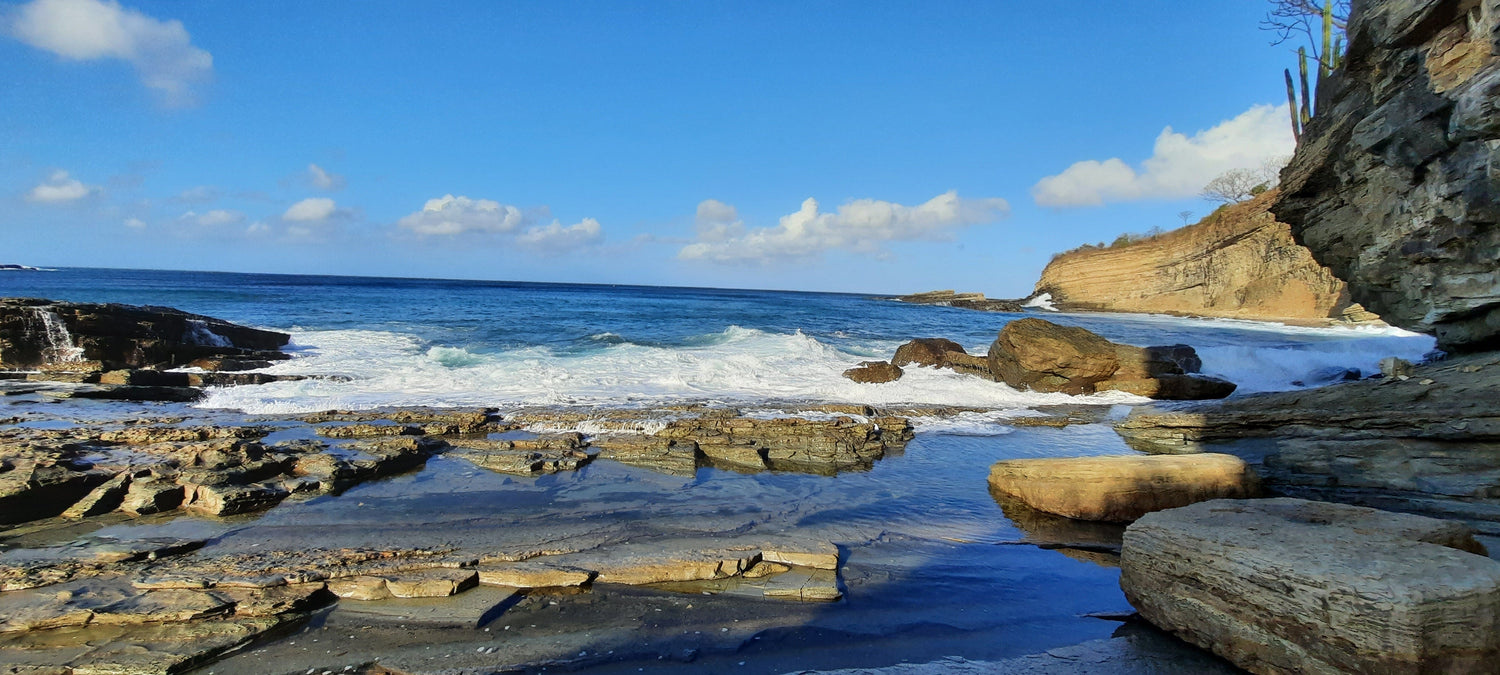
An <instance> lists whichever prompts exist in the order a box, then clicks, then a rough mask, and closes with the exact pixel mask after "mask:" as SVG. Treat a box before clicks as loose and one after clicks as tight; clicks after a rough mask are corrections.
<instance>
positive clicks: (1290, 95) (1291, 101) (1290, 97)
mask: <svg viewBox="0 0 1500 675" xmlns="http://www.w3.org/2000/svg"><path fill="white" fill-rule="evenodd" d="M1281 72H1282V74H1284V75H1286V109H1287V112H1289V113H1291V115H1292V139H1293V140H1295V141H1296V142H1298V143H1301V142H1302V121H1301V119H1300V118H1298V116H1297V85H1296V84H1293V83H1292V69H1290V68H1284V69H1282V71H1281Z"/></svg>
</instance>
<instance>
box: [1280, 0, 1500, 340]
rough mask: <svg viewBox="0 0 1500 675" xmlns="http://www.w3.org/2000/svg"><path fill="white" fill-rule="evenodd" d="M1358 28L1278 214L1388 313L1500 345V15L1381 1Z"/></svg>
mask: <svg viewBox="0 0 1500 675" xmlns="http://www.w3.org/2000/svg"><path fill="white" fill-rule="evenodd" d="M1348 33H1349V40H1348V45H1349V49H1348V53H1347V54H1346V56H1345V57H1344V60H1343V63H1342V65H1340V67H1339V69H1338V71H1336V72H1335V73H1334V74H1333V75H1332V76H1330V77H1328V78H1325V79H1324V80H1323V81H1322V82H1321V83H1320V84H1319V87H1318V89H1319V91H1318V105H1317V114H1316V115H1315V116H1314V117H1313V118H1312V120H1311V121H1310V122H1309V123H1308V124H1307V125H1306V128H1305V129H1304V131H1303V133H1302V140H1301V143H1300V145H1299V146H1298V148H1297V152H1296V154H1295V155H1294V156H1293V158H1292V161H1291V164H1290V165H1289V166H1288V167H1287V168H1286V169H1284V170H1283V171H1282V176H1281V186H1282V188H1281V194H1280V196H1279V197H1278V198H1277V199H1276V202H1275V203H1274V204H1273V205H1272V206H1271V210H1272V211H1273V212H1274V213H1275V214H1276V217H1277V218H1278V219H1279V220H1281V221H1283V222H1286V223H1287V224H1288V225H1290V226H1291V230H1292V233H1293V235H1295V236H1296V237H1297V240H1298V241H1300V242H1301V243H1303V244H1304V245H1306V246H1307V247H1308V248H1309V249H1310V250H1311V251H1312V253H1313V257H1314V258H1316V259H1317V260H1318V261H1319V262H1321V263H1322V264H1324V265H1327V266H1328V267H1329V268H1330V269H1332V270H1333V272H1334V274H1335V275H1337V276H1338V277H1339V278H1341V279H1344V280H1345V281H1347V282H1349V290H1350V294H1351V296H1352V297H1353V299H1354V300H1356V301H1358V302H1359V303H1361V304H1363V305H1364V306H1365V307H1367V308H1369V309H1370V310H1371V311H1373V312H1375V313H1377V314H1379V315H1380V316H1381V318H1383V319H1384V320H1386V321H1387V322H1389V323H1392V324H1395V325H1397V326H1401V327H1404V328H1409V329H1411V330H1415V331H1419V332H1423V333H1430V334H1432V335H1435V336H1437V339H1438V346H1439V347H1440V348H1442V349H1445V350H1449V351H1464V350H1477V349H1494V348H1496V347H1500V268H1497V265H1496V260H1500V226H1497V223H1500V180H1497V179H1496V176H1497V174H1500V57H1497V54H1500V48H1497V45H1500V11H1496V9H1495V8H1494V7H1493V4H1492V3H1490V2H1478V1H1465V0H1425V1H1417V0H1371V1H1370V2H1365V3H1360V4H1358V5H1357V6H1356V7H1355V11H1354V13H1353V15H1352V17H1351V18H1350V21H1349V27H1348Z"/></svg>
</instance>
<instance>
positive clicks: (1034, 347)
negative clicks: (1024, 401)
mask: <svg viewBox="0 0 1500 675" xmlns="http://www.w3.org/2000/svg"><path fill="white" fill-rule="evenodd" d="M1202 365H1203V362H1202V360H1201V359H1199V358H1198V355H1197V352H1196V351H1195V350H1194V349H1193V348H1192V347H1190V346H1188V345H1170V346H1165V347H1135V346H1131V345H1122V344H1116V343H1114V342H1110V341H1109V340H1106V339H1104V338H1103V337H1100V336H1099V335H1096V334H1094V333H1093V332H1091V331H1089V330H1087V329H1084V328H1079V327H1076V326H1062V325H1058V324H1055V323H1052V322H1050V321H1045V320H1042V319H1033V318H1026V319H1020V320H1017V321H1012V322H1010V323H1008V324H1006V325H1005V328H1004V329H1002V330H1001V331H1000V336H999V337H998V338H996V340H995V342H994V344H991V345H990V351H989V371H990V373H991V374H992V375H993V376H994V378H995V379H996V380H998V381H1001V382H1004V383H1006V384H1008V385H1010V386H1012V387H1015V388H1017V389H1030V390H1033V391H1040V392H1062V393H1065V394H1075V395H1076V394H1092V393H1094V392H1097V391H1103V390H1120V391H1126V392H1130V393H1134V394H1139V395H1142V396H1149V397H1152V398H1160V399H1201V398H1223V397H1225V396H1228V395H1229V394H1231V393H1233V392H1234V389H1235V385H1234V383H1232V382H1228V381H1225V380H1221V379H1218V378H1213V377H1208V376H1205V375H1198V374H1197V372H1198V370H1199V368H1201V367H1202Z"/></svg>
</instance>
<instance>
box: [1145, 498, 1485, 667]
mask: <svg viewBox="0 0 1500 675" xmlns="http://www.w3.org/2000/svg"><path fill="white" fill-rule="evenodd" d="M1482 552H1483V548H1482V547H1480V546H1479V545H1478V544H1477V543H1476V542H1475V541H1474V539H1473V537H1472V535H1471V534H1470V533H1469V531H1468V530H1467V528H1464V527H1463V526H1462V525H1459V524H1457V523H1453V522H1448V521H1441V520H1434V519H1431V518H1423V517H1419V516H1410V515H1403V514H1394V513H1387V512H1383V511H1377V510H1374V509H1367V508H1361V507H1357V506H1348V505H1343V504H1329V503H1323V502H1307V501H1302V500H1296V499H1267V500H1251V501H1237V500H1216V501H1209V502H1202V503H1198V504H1194V505H1192V506H1187V507H1183V508H1179V509H1171V510H1168V511H1161V512H1157V513H1152V514H1148V515H1146V516H1144V517H1142V518H1141V519H1140V520H1137V521H1136V522H1135V523H1134V524H1132V525H1131V526H1130V527H1129V528H1127V529H1126V531H1125V537H1124V546H1123V549H1122V552H1121V575H1120V586H1121V588H1123V589H1124V591H1125V595H1126V597H1127V598H1128V599H1129V600H1130V603H1131V604H1132V605H1134V606H1135V607H1136V608H1137V609H1138V610H1139V611H1140V613H1141V615H1142V616H1143V617H1145V618H1146V619H1148V620H1149V621H1151V622H1152V623H1153V624H1156V625H1157V626H1159V627H1162V628H1164V629H1166V630H1168V631H1171V632H1173V633H1176V634H1177V635H1178V636H1180V637H1182V638H1184V639H1186V640H1187V641H1189V642H1192V643H1194V644H1196V645H1198V646H1200V647H1203V648H1205V649H1209V650H1211V651H1213V652H1214V653H1216V654H1219V655H1220V656H1223V657H1224V658H1226V659H1229V660H1230V661H1232V662H1234V663H1235V664H1236V665H1238V666H1240V667H1241V668H1244V669H1246V670H1249V671H1251V672H1254V673H1287V674H1290V673H1307V672H1319V673H1425V672H1444V673H1489V672H1494V670H1493V668H1494V665H1495V664H1496V663H1500V562H1496V561H1495V560H1492V559H1490V558H1487V557H1484V556H1483V555H1476V553H1482Z"/></svg>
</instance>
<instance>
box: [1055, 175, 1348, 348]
mask: <svg viewBox="0 0 1500 675" xmlns="http://www.w3.org/2000/svg"><path fill="white" fill-rule="evenodd" d="M1275 198H1276V194H1275V190H1272V191H1270V192H1267V193H1265V194H1262V195H1260V196H1259V197H1256V198H1254V199H1251V200H1250V201H1247V202H1243V203H1240V204H1232V205H1228V206H1224V207H1222V208H1220V209H1219V210H1217V211H1214V212H1213V213H1212V214H1211V215H1209V216H1208V217H1206V218H1204V219H1203V220H1201V221H1199V222H1197V223H1195V224H1192V225H1188V226H1187V227H1183V228H1181V229H1177V230H1173V231H1171V232H1167V233H1165V234H1161V235H1157V236H1154V237H1150V238H1147V239H1142V240H1139V241H1134V242H1131V243H1128V244H1122V245H1117V246H1110V247H1108V248H1096V247H1092V246H1090V247H1085V248H1080V249H1076V250H1073V251H1068V252H1067V253H1062V254H1059V255H1058V256H1056V257H1054V258H1053V259H1052V261H1051V262H1049V263H1047V268H1046V269H1044V270H1042V276H1041V279H1039V280H1038V281H1037V284H1036V292H1035V294H1036V295H1041V294H1043V293H1046V294H1048V295H1049V296H1050V300H1051V303H1052V305H1053V306H1054V307H1056V308H1057V309H1059V310H1061V311H1064V312H1077V311H1090V312H1147V313H1159V314H1176V315H1186V316H1215V317H1228V318H1236V319H1254V320H1262V321H1288V322H1294V323H1327V322H1335V321H1336V322H1343V321H1362V320H1363V321H1367V320H1371V319H1373V318H1375V317H1374V316H1373V315H1370V314H1369V313H1368V312H1365V311H1363V308H1361V307H1359V305H1357V304H1354V303H1352V302H1351V301H1350V299H1349V292H1348V289H1347V288H1346V287H1345V285H1344V282H1343V281H1340V280H1339V278H1338V277H1336V276H1334V275H1333V273H1332V272H1330V271H1329V270H1328V268H1326V267H1324V266H1323V265H1320V264H1318V261H1316V260H1314V259H1313V256H1312V254H1311V253H1310V252H1308V250H1307V249H1306V248H1305V247H1303V246H1302V245H1301V244H1298V243H1297V242H1296V240H1294V239H1293V238H1292V233H1291V229H1290V228H1289V227H1288V226H1287V225H1286V223H1282V222H1277V220H1276V218H1275V217H1274V216H1272V215H1271V214H1270V212H1269V210H1268V209H1269V208H1270V206H1271V202H1272V201H1273V200H1274V199H1275Z"/></svg>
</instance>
